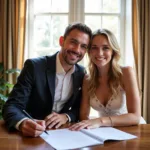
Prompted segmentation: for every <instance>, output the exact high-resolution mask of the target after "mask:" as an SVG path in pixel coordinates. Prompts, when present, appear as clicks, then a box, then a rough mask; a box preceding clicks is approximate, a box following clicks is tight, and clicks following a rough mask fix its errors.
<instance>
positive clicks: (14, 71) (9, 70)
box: [5, 69, 21, 74]
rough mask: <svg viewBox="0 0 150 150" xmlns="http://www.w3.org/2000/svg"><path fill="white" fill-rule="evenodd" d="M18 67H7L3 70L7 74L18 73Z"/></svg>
mask: <svg viewBox="0 0 150 150" xmlns="http://www.w3.org/2000/svg"><path fill="white" fill-rule="evenodd" d="M20 71H21V70H20V69H8V70H6V71H5V73H7V74H9V73H20Z"/></svg>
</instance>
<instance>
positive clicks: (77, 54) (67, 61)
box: [63, 50, 82, 65]
mask: <svg viewBox="0 0 150 150" xmlns="http://www.w3.org/2000/svg"><path fill="white" fill-rule="evenodd" d="M68 53H73V54H74V55H76V57H78V59H77V60H76V61H73V60H72V61H71V60H69V59H68V58H67V56H68V55H70V54H68ZM63 58H64V60H65V62H66V63H67V64H68V65H75V64H77V63H78V62H79V61H80V60H81V59H82V55H81V54H79V53H77V52H74V51H71V50H66V55H65V54H64V55H63Z"/></svg>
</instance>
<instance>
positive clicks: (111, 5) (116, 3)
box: [102, 0, 120, 13]
mask: <svg viewBox="0 0 150 150" xmlns="http://www.w3.org/2000/svg"><path fill="white" fill-rule="evenodd" d="M102 9H103V12H107V13H119V12H120V0H103V8H102Z"/></svg>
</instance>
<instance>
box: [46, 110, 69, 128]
mask: <svg viewBox="0 0 150 150" xmlns="http://www.w3.org/2000/svg"><path fill="white" fill-rule="evenodd" d="M67 121H68V117H67V115H66V114H58V113H55V112H53V113H52V114H50V115H48V116H47V117H46V118H45V122H46V127H47V128H48V129H51V128H53V127H55V128H59V127H60V126H61V125H63V124H65V123H66V122H67Z"/></svg>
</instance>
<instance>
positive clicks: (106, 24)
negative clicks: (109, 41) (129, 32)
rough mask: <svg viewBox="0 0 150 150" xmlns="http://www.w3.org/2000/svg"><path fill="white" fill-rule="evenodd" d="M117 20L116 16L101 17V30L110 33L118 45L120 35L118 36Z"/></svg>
mask: <svg viewBox="0 0 150 150" xmlns="http://www.w3.org/2000/svg"><path fill="white" fill-rule="evenodd" d="M119 27H120V26H119V18H118V17H116V16H103V17H102V28H105V29H108V30H110V31H112V32H113V33H114V34H115V36H116V38H117V40H118V42H119V43H120V35H119V29H120V28H119Z"/></svg>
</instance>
